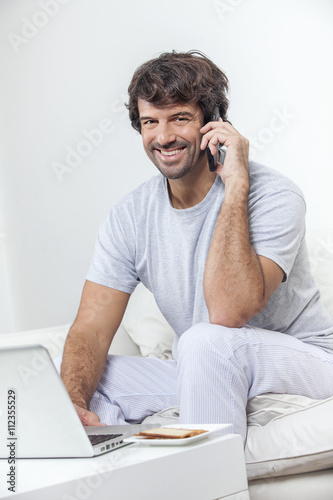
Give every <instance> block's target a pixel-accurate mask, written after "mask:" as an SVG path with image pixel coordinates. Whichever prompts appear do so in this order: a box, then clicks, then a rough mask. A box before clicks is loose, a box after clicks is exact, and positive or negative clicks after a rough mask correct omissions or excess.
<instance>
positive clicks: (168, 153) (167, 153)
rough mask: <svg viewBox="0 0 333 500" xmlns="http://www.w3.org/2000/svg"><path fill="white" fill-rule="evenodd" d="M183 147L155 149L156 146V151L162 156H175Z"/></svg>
mask: <svg viewBox="0 0 333 500" xmlns="http://www.w3.org/2000/svg"><path fill="white" fill-rule="evenodd" d="M184 149H185V147H183V148H178V149H172V150H170V149H169V150H168V149H157V148H156V151H157V152H158V153H159V154H160V155H161V156H163V157H165V158H166V157H169V158H170V157H175V156H177V155H179V154H181V153H182V152H183V151H184Z"/></svg>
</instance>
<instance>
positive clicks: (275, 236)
mask: <svg viewBox="0 0 333 500" xmlns="http://www.w3.org/2000/svg"><path fill="white" fill-rule="evenodd" d="M305 211H306V207H305V202H304V198H303V197H302V195H301V194H300V193H297V192H294V191H292V190H281V191H276V192H271V193H269V194H268V193H266V194H265V195H263V196H262V197H260V198H259V199H257V200H256V201H255V203H253V204H252V206H250V207H249V231H250V240H251V243H252V245H253V248H254V250H255V252H256V254H257V255H261V256H263V257H267V258H269V259H271V260H273V261H274V262H275V263H276V264H278V265H279V266H280V267H281V269H282V270H283V271H284V273H285V277H284V281H285V280H286V279H287V277H288V275H289V273H290V271H291V269H292V267H293V264H294V261H295V258H296V255H297V253H298V250H299V247H300V243H301V241H302V238H303V237H304V234H305Z"/></svg>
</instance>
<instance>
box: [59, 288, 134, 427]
mask: <svg viewBox="0 0 333 500" xmlns="http://www.w3.org/2000/svg"><path fill="white" fill-rule="evenodd" d="M129 297H130V295H129V294H127V293H124V292H120V291H118V290H115V289H112V288H108V287H105V286H102V285H97V284H96V283H92V282H91V281H86V283H85V285H84V288H83V292H82V297H81V303H80V307H79V311H78V314H77V317H76V320H75V322H74V324H73V326H72V328H71V329H70V331H69V333H68V337H67V340H66V343H65V348H64V355H63V361H62V366H61V377H62V379H63V381H64V384H65V386H66V389H67V391H68V393H69V395H70V397H71V399H72V401H73V403H74V404H75V405H77V406H78V407H80V408H84V409H87V408H88V405H89V402H90V399H91V397H92V395H93V393H94V391H95V389H96V387H97V385H98V382H99V379H100V377H101V375H102V373H103V370H104V365H105V360H106V356H107V353H108V350H109V347H110V344H111V341H112V339H113V336H114V334H115V333H116V331H117V329H118V327H119V325H120V322H121V320H122V317H123V315H124V312H125V309H126V306H127V303H128V300H129ZM81 420H83V419H82V418H81Z"/></svg>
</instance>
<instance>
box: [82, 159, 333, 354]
mask: <svg viewBox="0 0 333 500" xmlns="http://www.w3.org/2000/svg"><path fill="white" fill-rule="evenodd" d="M249 168H250V192H249V199H248V217H249V228H250V239H251V243H252V245H253V247H254V249H255V251H256V253H257V254H258V255H262V256H264V257H267V258H269V259H271V260H273V261H274V262H276V263H277V264H278V265H279V266H280V267H281V268H282V270H283V271H284V273H285V280H284V282H282V283H281V285H280V286H279V288H278V290H277V291H276V292H275V293H274V294H273V296H272V297H271V298H270V299H269V301H268V303H267V305H266V307H265V308H264V310H263V311H261V312H260V313H259V314H257V315H256V316H254V317H253V318H252V319H251V320H250V321H249V324H250V325H252V326H257V327H261V328H265V329H268V330H275V331H279V332H282V333H287V334H290V335H293V336H295V337H297V338H299V339H301V340H303V341H306V342H310V343H313V344H316V345H318V346H319V347H322V348H323V349H325V350H328V351H330V352H333V319H332V318H331V317H330V316H329V314H328V313H327V311H326V309H325V308H324V307H323V306H322V304H321V302H320V297H319V291H318V289H317V287H316V285H315V283H314V280H313V278H312V276H311V274H310V267H309V259H308V254H307V249H306V243H305V202H304V198H303V195H302V192H301V191H300V190H299V188H298V187H297V186H296V185H295V184H294V183H293V182H292V181H290V180H289V179H288V178H286V177H285V176H283V175H282V174H280V173H278V172H276V171H274V170H272V169H268V168H266V167H264V166H262V165H260V164H258V163H255V162H250V167H249ZM223 199H224V184H223V182H222V180H221V178H220V177H219V176H218V175H217V176H216V179H215V182H214V184H213V186H212V187H211V189H210V191H209V192H208V194H207V195H206V197H205V198H204V199H203V200H202V201H201V203H199V204H198V205H195V206H194V207H191V208H188V209H183V210H179V209H175V208H173V207H172V205H171V204H170V200H169V195H168V189H167V181H166V179H165V178H164V177H163V176H162V175H161V174H158V175H157V176H155V177H153V178H151V179H150V180H149V181H147V182H145V183H144V184H142V185H141V186H139V187H138V188H137V189H135V190H134V191H132V192H131V193H129V194H127V195H126V196H125V197H124V198H122V200H121V201H120V202H118V203H117V204H116V205H115V206H113V208H112V209H111V211H110V214H109V216H108V217H107V219H106V220H105V222H104V223H103V224H102V226H101V227H100V230H99V233H98V239H97V242H96V247H95V253H94V256H93V259H92V262H91V266H90V270H89V273H88V275H87V279H88V280H90V281H93V282H95V283H98V284H101V285H105V286H108V287H111V288H115V289H117V290H121V291H123V292H127V293H132V292H133V290H134V289H135V287H136V285H137V284H138V283H139V282H140V281H141V282H142V283H143V284H144V285H145V286H146V287H147V288H148V289H149V290H150V291H151V292H152V293H153V295H154V297H155V300H156V302H157V304H158V306H159V308H160V310H161V311H162V313H163V315H164V316H165V318H166V320H167V321H168V322H169V323H170V325H171V326H172V327H173V329H174V331H175V332H176V339H175V345H174V354H176V345H177V337H179V336H180V335H181V334H182V333H183V332H184V331H186V330H187V329H188V328H190V327H191V326H192V325H194V324H196V323H199V322H201V321H206V322H207V321H209V317H208V311H207V306H206V302H205V298H204V292H203V272H204V268H205V263H206V259H207V253H208V250H209V246H210V242H211V238H212V235H213V232H214V228H215V224H216V221H217V217H218V214H219V211H220V208H221V205H222V203H223Z"/></svg>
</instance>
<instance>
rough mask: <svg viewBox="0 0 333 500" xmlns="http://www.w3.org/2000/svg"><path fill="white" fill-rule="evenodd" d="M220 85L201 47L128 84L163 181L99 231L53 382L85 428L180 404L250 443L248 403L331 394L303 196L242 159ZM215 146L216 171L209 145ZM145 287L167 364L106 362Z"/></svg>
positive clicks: (329, 325) (332, 366)
mask: <svg viewBox="0 0 333 500" xmlns="http://www.w3.org/2000/svg"><path fill="white" fill-rule="evenodd" d="M227 90H228V80H227V78H226V76H225V75H224V74H223V73H222V71H221V70H219V69H218V68H217V67H216V66H215V65H214V64H213V63H212V62H211V61H210V60H209V59H207V58H206V57H205V56H203V55H202V54H200V53H197V52H189V53H176V52H172V53H167V54H162V55H161V56H160V57H158V58H156V59H153V60H151V61H148V62H147V63H145V64H144V65H142V66H141V67H140V68H138V69H137V70H136V72H135V74H134V76H133V79H132V82H131V84H130V86H129V104H128V109H129V114H130V119H131V122H132V125H133V127H134V128H135V129H136V130H138V131H139V132H140V133H141V136H142V141H143V146H144V149H145V151H146V153H147V156H148V157H149V159H150V160H151V161H152V162H153V163H154V164H155V166H156V167H157V169H158V170H159V171H160V173H159V174H158V175H157V176H154V177H153V178H152V179H151V180H149V181H148V182H146V183H144V184H143V185H142V186H140V187H139V188H137V189H136V190H134V191H133V192H132V193H130V194H129V195H127V196H125V197H124V198H123V199H122V200H121V201H120V202H119V203H117V204H116V205H115V206H114V207H113V208H112V210H111V212H110V214H109V216H108V218H107V219H106V221H105V223H104V224H103V225H102V226H101V229H100V232H99V236H98V241H97V244H96V249H95V254H94V257H93V260H92V264H91V267H90V270H89V273H88V276H87V281H86V283H85V286H84V289H83V293H82V299H81V304H80V308H79V311H78V315H77V318H76V320H75V322H74V324H73V326H72V328H71V330H70V332H69V335H68V338H67V341H66V345H65V349H64V356H63V362H62V369H61V376H62V378H63V381H64V383H65V385H66V387H67V390H68V392H69V394H70V396H71V398H72V401H73V403H74V404H75V407H76V409H77V411H78V414H79V415H80V418H81V421H82V422H83V423H84V424H86V425H100V420H102V421H103V422H104V423H107V424H119V423H123V424H125V423H134V422H140V421H142V420H143V419H144V418H145V417H146V416H148V415H150V414H152V413H154V412H156V411H159V410H162V409H164V408H167V407H170V406H175V405H179V408H180V422H182V423H217V422H219V423H227V422H231V423H232V424H233V431H234V432H238V433H241V434H242V436H243V438H244V439H245V438H246V403H247V400H248V398H250V397H253V396H255V395H257V394H261V393H265V392H277V393H295V394H302V395H305V396H308V397H312V398H316V399H321V398H327V397H329V396H332V395H333V320H332V318H330V317H329V315H328V313H327V312H326V311H325V309H324V308H323V306H322V305H321V302H320V298H319V292H318V290H317V288H316V286H315V284H314V281H313V279H312V277H311V275H310V271H309V263H308V258H307V251H306V245H305V237H304V236H305V227H304V216H305V204H304V200H303V196H302V193H301V192H300V190H299V189H298V188H297V187H296V186H295V185H294V184H293V183H292V182H291V181H290V180H288V179H287V178H285V177H284V176H282V175H281V174H279V173H277V172H275V171H273V170H270V169H267V168H265V167H263V166H262V165H259V164H257V163H254V162H251V161H250V162H249V159H248V154H249V143H248V141H247V139H245V138H244V137H242V135H241V134H240V133H239V132H238V131H237V130H236V129H235V128H234V127H233V126H232V125H231V124H230V123H229V122H228V121H226V119H227V108H228V100H227V97H226V94H227ZM216 107H218V109H219V113H220V115H221V118H220V119H219V120H218V121H211V117H212V115H213V114H214V111H215V109H216ZM219 143H220V144H224V146H225V147H226V153H225V152H223V151H221V153H220V154H221V157H220V162H219V163H217V168H216V171H215V172H211V171H210V170H209V168H208V160H207V154H206V148H207V146H208V147H209V149H210V151H211V153H212V154H213V155H214V154H215V153H216V152H217V145H218V144H219ZM140 281H141V282H142V283H143V284H144V285H145V286H146V287H147V288H148V289H149V290H151V291H152V292H153V294H154V296H155V299H156V302H157V304H158V305H159V307H160V309H161V311H162V313H163V314H164V316H165V317H166V319H167V320H168V321H169V323H170V324H171V326H172V327H173V328H174V330H175V333H176V335H175V342H174V346H173V355H174V360H171V361H165V360H158V359H152V358H129V357H128V358H127V357H122V356H107V352H108V349H109V346H110V343H111V341H112V338H113V336H114V334H115V332H116V330H117V328H118V326H119V324H120V322H121V319H122V317H123V314H124V311H125V309H126V305H127V302H128V299H129V297H130V294H131V293H132V292H133V290H134V289H135V286H136V285H137V283H138V282H140Z"/></svg>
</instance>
